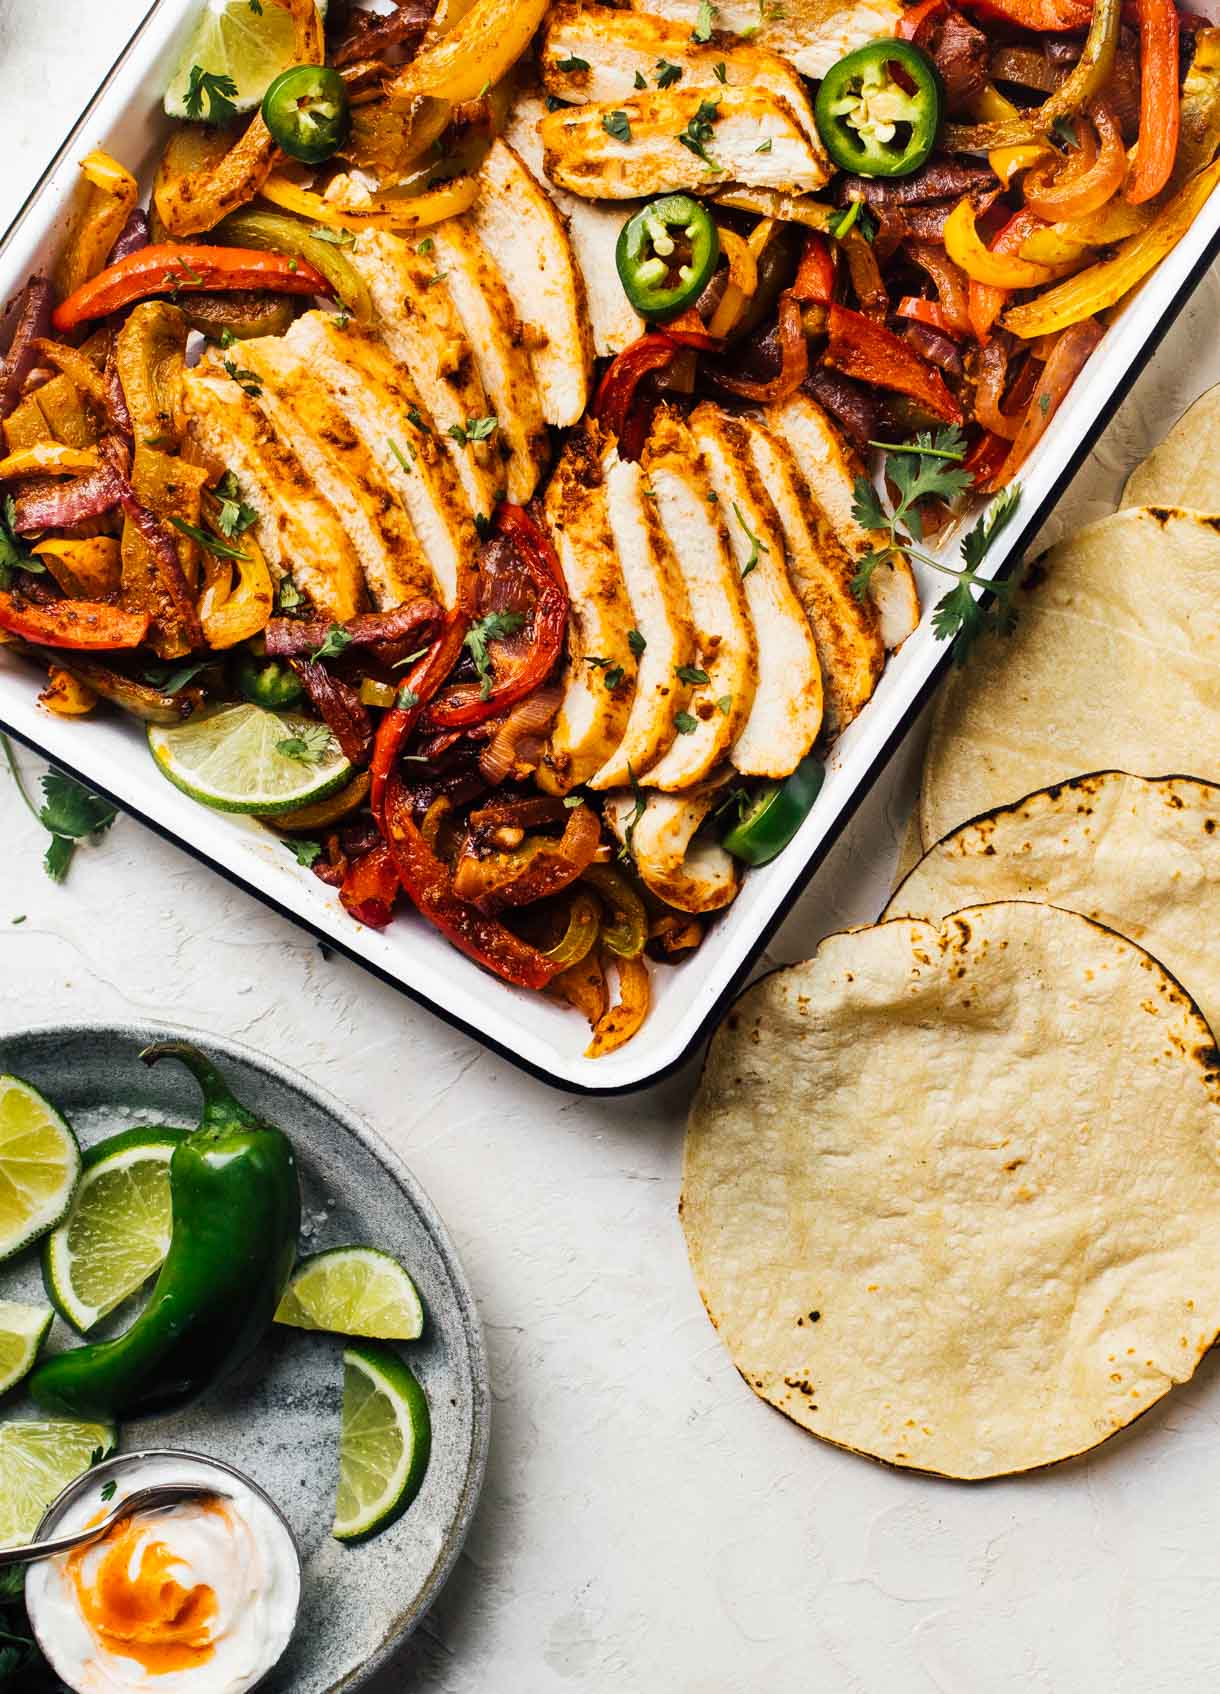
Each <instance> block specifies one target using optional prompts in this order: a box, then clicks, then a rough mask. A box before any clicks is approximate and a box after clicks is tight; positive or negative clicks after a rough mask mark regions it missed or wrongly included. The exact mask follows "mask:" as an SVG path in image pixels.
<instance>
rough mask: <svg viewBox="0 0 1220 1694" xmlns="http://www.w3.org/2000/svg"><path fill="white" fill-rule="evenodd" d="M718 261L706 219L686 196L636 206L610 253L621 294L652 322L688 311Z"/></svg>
mask: <svg viewBox="0 0 1220 1694" xmlns="http://www.w3.org/2000/svg"><path fill="white" fill-rule="evenodd" d="M719 258H720V236H719V233H718V232H717V229H716V225H715V224H714V223H713V222H712V215H711V213H710V212H709V211H708V209H707V207H706V206H702V205H700V203H699V202H698V200H695V199H693V198H692V197H691V196H690V195H689V194H663V195H662V196H661V198H660V199H659V200H650V201H649V202H648V204H647V205H646V206H641V208H640V210H639V211H638V212H637V213H636V214H635V216H634V217H631V218H628V219H627V222H626V223H625V224H624V225H623V227H622V229H621V230H620V231H619V237H618V245H617V246H616V247H615V250H614V261H615V263H616V265H617V266H618V274H619V281H620V282H621V283H622V285H623V292H624V293H625V294H626V296H627V298H628V300H630V302H631V304H632V305H633V306H634V307H635V309H636V311H637V312H638V313H639V314H640V316H641V317H642V318H647V319H649V320H650V321H651V322H654V323H655V322H663V321H664V320H665V319H666V318H673V317H677V315H678V313H679V312H684V311H685V310H686V308H687V307H688V306H693V305H694V303H695V301H696V300H697V299H698V298H699V296H700V295H701V294H702V293H703V290H704V289H705V288H706V287H707V285H708V281H709V280H710V278H711V275H712V272H713V271H714V270H715V269H716V265H717V262H718V261H719Z"/></svg>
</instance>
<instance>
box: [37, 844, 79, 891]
mask: <svg viewBox="0 0 1220 1694" xmlns="http://www.w3.org/2000/svg"><path fill="white" fill-rule="evenodd" d="M75 852H76V843H75V841H70V840H69V839H68V837H67V836H66V835H53V836H52V837H51V844H50V846H49V847H48V848H47V850H46V852H45V853H44V854H43V856H42V868H43V869H44V870H45V871H46V873H47V875H48V876H49V877H50V879H51V881H52V882H62V881H63V879H64V878H65V877H66V876H67V874H68V866H69V865H70V864H71V863H72V855H73V854H74V853H75Z"/></svg>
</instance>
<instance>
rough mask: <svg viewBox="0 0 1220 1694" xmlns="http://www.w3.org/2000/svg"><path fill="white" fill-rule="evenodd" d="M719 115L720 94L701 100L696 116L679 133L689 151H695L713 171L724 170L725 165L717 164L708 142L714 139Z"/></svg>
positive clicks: (679, 138)
mask: <svg viewBox="0 0 1220 1694" xmlns="http://www.w3.org/2000/svg"><path fill="white" fill-rule="evenodd" d="M719 116H720V97H719V96H718V95H717V96H716V97H715V98H714V99H710V100H701V101H700V102H699V106H698V109H697V110H696V112H695V115H694V117H693V118H691V119H690V121H689V122H688V124H687V126H686V128H685V129H684V130H682V131H681V132H680V133H679V135H678V140H679V141H680V142H681V143H682V145H683V147H685V148H686V150H687V152H689V153H693V154H694V155H695V157H696V158H697V159H702V160H703V162H704V164H705V165H706V166H707V167H708V169H709V170H712V171H722V170H724V166H723V165H720V164H717V162H716V160H715V159H713V158H712V156H711V154H710V153H709V152H708V150H707V144H708V142H709V141H711V140H712V138H713V136H714V135H715V133H716V131H715V128H714V125H715V123H716V120H717V119H718V118H719Z"/></svg>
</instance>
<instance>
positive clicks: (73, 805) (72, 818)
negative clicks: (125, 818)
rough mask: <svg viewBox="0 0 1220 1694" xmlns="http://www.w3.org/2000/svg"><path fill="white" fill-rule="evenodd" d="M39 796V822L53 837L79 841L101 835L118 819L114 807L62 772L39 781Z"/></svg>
mask: <svg viewBox="0 0 1220 1694" xmlns="http://www.w3.org/2000/svg"><path fill="white" fill-rule="evenodd" d="M42 792H43V795H44V804H43V807H42V810H41V811H40V812H39V814H38V818H39V822H40V823H41V824H42V826H43V828H44V829H49V830H50V831H51V834H52V835H65V836H68V837H69V838H70V839H71V840H73V841H80V840H83V839H84V837H85V836H86V835H100V834H101V833H102V832H103V831H104V830H107V829H109V828H110V826H111V824H112V823H113V822H114V820H115V818H117V817H118V815H119V809H118V807H117V806H112V805H111V803H110V801H109V800H103V799H102V796H101V795H100V794H95V793H94V792H93V790H92V789H91V788H86V787H85V786H84V785H83V784H82V783H79V782H77V781H75V779H74V778H72V777H70V776H65V775H64V774H63V772H62V771H48V772H47V774H46V776H44V777H43V779H42Z"/></svg>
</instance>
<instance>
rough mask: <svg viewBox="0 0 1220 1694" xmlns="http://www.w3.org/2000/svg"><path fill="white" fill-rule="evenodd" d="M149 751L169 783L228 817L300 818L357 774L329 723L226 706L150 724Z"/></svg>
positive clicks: (279, 713) (245, 707)
mask: <svg viewBox="0 0 1220 1694" xmlns="http://www.w3.org/2000/svg"><path fill="white" fill-rule="evenodd" d="M148 745H149V747H150V748H151V749H152V756H153V758H154V759H155V760H156V761H157V764H158V765H159V766H160V767H161V773H162V775H163V776H167V777H168V778H169V780H170V781H171V782H172V783H173V784H174V785H175V786H176V787H178V788H180V789H181V790H182V792H183V793H184V794H189V795H190V797H191V799H192V800H200V801H202V802H203V804H204V805H205V806H215V807H216V808H217V810H218V811H222V812H253V813H258V812H295V811H296V810H297V808H298V807H300V806H309V805H312V804H313V802H314V801H315V800H321V799H322V798H323V796H324V795H327V794H333V793H334V791H335V789H336V788H342V787H343V785H344V783H345V782H347V781H348V780H349V779H350V777H351V774H352V767H351V765H350V764H349V763H348V762H347V760H346V759H345V758H344V757H343V754H342V753H341V752H340V751H339V746H338V743H337V742H336V741H335V739H334V737H333V736H332V735H331V733H330V731H329V730H328V729H327V728H326V725H325V724H320V723H319V722H318V721H317V719H316V718H306V717H301V716H300V715H299V714H298V713H296V712H269V711H267V710H265V708H264V707H262V706H222V707H221V708H220V710H219V711H216V712H209V713H208V714H207V715H206V716H204V717H199V718H188V719H187V721H186V722H185V723H179V724H170V725H159V724H150V725H149V730H148ZM285 749H287V751H285Z"/></svg>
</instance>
